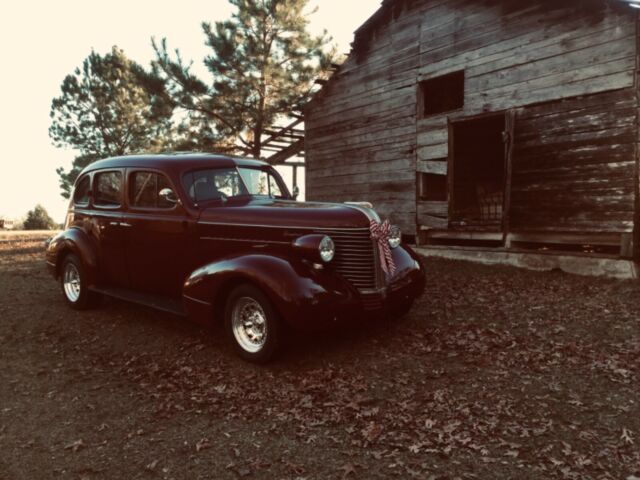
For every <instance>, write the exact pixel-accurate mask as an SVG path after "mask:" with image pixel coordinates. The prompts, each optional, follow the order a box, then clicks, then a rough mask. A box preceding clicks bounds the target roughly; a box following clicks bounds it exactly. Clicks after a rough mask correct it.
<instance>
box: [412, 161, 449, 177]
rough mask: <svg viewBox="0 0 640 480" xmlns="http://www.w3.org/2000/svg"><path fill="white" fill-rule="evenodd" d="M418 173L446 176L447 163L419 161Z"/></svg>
mask: <svg viewBox="0 0 640 480" xmlns="http://www.w3.org/2000/svg"><path fill="white" fill-rule="evenodd" d="M416 171H418V172H420V173H430V174H432V175H446V174H447V161H446V159H443V161H437V162H434V161H423V160H418V163H417V167H416Z"/></svg>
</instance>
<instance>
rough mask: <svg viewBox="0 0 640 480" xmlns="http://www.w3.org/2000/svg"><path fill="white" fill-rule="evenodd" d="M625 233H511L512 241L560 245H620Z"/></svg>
mask: <svg viewBox="0 0 640 480" xmlns="http://www.w3.org/2000/svg"><path fill="white" fill-rule="evenodd" d="M622 235H623V234H620V233H604V234H603V233H589V232H585V233H580V232H526V231H517V232H512V233H510V234H509V237H510V240H511V242H519V243H553V244H560V245H603V246H612V247H618V246H620V243H621V238H622Z"/></svg>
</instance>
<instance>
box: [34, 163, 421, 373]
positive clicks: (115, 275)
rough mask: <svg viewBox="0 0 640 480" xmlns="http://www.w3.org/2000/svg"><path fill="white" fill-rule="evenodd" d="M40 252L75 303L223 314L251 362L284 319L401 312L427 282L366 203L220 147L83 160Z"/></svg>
mask: <svg viewBox="0 0 640 480" xmlns="http://www.w3.org/2000/svg"><path fill="white" fill-rule="evenodd" d="M46 256H47V265H48V267H49V269H50V271H51V273H52V274H53V275H54V276H55V278H57V279H59V280H60V284H61V287H62V292H63V294H64V298H65V300H66V302H67V303H68V304H69V305H70V306H71V307H73V308H76V309H86V308H89V307H91V306H95V305H96V303H97V300H99V298H100V297H101V296H103V295H107V296H111V297H116V298H120V299H125V300H129V301H133V302H137V303H141V304H144V305H148V306H151V307H154V308H158V309H161V310H165V311H168V312H172V313H176V314H180V315H184V316H189V317H191V318H192V319H194V320H196V321H198V322H200V323H203V324H209V323H211V322H214V321H216V320H221V321H224V324H225V330H226V331H227V333H228V335H229V337H230V339H231V340H232V341H233V344H234V346H235V348H236V350H237V351H238V353H239V354H240V355H241V356H242V357H244V358H245V359H248V360H251V361H257V362H264V361H267V360H268V359H270V358H271V357H272V355H273V354H274V353H275V352H276V350H277V348H278V346H279V344H280V340H281V337H282V335H281V334H282V329H283V328H286V327H295V328H305V329H316V328H322V327H326V326H328V325H331V324H335V323H337V322H349V321H353V320H355V319H360V321H361V319H363V318H366V319H368V318H371V319H373V318H375V317H381V316H384V315H392V316H393V315H396V316H399V315H402V314H404V313H406V312H407V311H408V310H409V308H410V307H411V304H412V303H413V300H414V299H415V298H416V297H417V296H418V295H420V293H421V292H422V290H423V288H424V271H423V268H422V265H421V263H420V259H419V258H418V256H417V255H416V254H415V253H414V252H413V251H412V250H411V249H410V248H408V247H407V246H405V245H403V244H401V235H400V231H399V229H397V228H395V227H392V226H390V225H389V223H388V222H381V221H380V218H379V217H378V215H377V214H376V213H375V211H374V210H373V209H372V208H370V205H366V204H332V203H313V202H306V203H305V202H296V201H295V199H294V198H293V197H292V196H291V194H290V193H289V191H288V190H287V188H286V186H285V184H284V182H283V181H282V178H281V177H280V175H279V174H278V173H277V172H276V171H275V170H274V169H273V168H272V167H271V166H269V165H268V164H266V163H264V162H261V161H257V160H248V159H242V158H235V157H229V156H223V155H215V154H175V155H173V154H170V155H142V156H128V157H119V158H110V159H106V160H101V161H98V162H95V163H93V164H91V165H90V166H88V167H87V168H85V169H84V171H83V172H82V173H81V174H80V175H79V177H78V180H77V181H76V184H75V189H74V193H73V196H72V199H71V202H70V205H69V213H68V215H67V219H66V224H65V229H64V231H63V232H62V233H60V234H59V235H57V236H55V237H54V238H52V239H51V240H50V242H49V244H48V247H47V253H46Z"/></svg>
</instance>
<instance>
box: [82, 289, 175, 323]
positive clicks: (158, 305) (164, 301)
mask: <svg viewBox="0 0 640 480" xmlns="http://www.w3.org/2000/svg"><path fill="white" fill-rule="evenodd" d="M90 290H91V291H93V292H97V293H101V294H103V295H107V296H109V297H113V298H117V299H119V300H124V301H126V302H132V303H137V304H139V305H144V306H145V307H151V308H155V309H156V310H161V311H163V312H167V313H171V314H173V315H179V316H181V317H186V316H187V311H186V310H185V308H184V306H183V305H182V302H181V301H180V300H176V299H174V298H167V297H163V296H161V295H153V294H151V293H143V292H137V291H135V290H129V289H126V288H115V287H96V286H93V287H91V288H90Z"/></svg>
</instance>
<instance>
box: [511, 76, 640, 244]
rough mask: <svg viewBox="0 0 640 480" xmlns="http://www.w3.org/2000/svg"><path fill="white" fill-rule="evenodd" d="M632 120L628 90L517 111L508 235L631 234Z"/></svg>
mask: <svg viewBox="0 0 640 480" xmlns="http://www.w3.org/2000/svg"><path fill="white" fill-rule="evenodd" d="M636 117H637V102H636V96H635V92H634V91H633V90H631V89H624V90H619V91H615V92H609V93H602V94H598V95H591V96H587V97H579V98H574V99H569V100H565V101H561V102H552V103H549V104H543V105H539V106H536V107H530V108H527V109H524V110H522V111H520V112H518V113H517V115H516V127H515V132H514V134H515V135H514V136H515V142H514V150H513V158H512V165H513V177H512V194H511V230H512V231H531V230H534V231H549V230H563V231H578V232H632V231H633V225H634V210H635V208H634V199H635V192H634V190H635V181H634V172H635V165H636V161H635V141H636V136H637V133H636V131H637V130H636V128H637V127H636Z"/></svg>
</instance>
